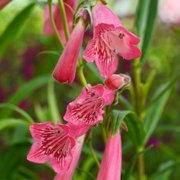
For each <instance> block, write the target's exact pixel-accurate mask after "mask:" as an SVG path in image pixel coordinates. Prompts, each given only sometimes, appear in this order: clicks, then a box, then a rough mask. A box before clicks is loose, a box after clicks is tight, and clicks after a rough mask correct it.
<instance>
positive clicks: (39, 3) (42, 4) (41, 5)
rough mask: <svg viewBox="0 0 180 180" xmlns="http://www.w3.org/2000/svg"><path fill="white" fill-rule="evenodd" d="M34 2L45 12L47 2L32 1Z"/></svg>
mask: <svg viewBox="0 0 180 180" xmlns="http://www.w3.org/2000/svg"><path fill="white" fill-rule="evenodd" d="M32 1H33V2H35V3H36V4H37V5H39V6H40V7H41V8H42V9H43V10H44V8H45V6H46V4H47V2H42V1H38V0H32Z"/></svg>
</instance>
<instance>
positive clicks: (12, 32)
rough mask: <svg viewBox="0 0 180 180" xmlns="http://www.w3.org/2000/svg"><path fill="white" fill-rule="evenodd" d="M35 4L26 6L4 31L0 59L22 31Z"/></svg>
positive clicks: (0, 39)
mask: <svg viewBox="0 0 180 180" xmlns="http://www.w3.org/2000/svg"><path fill="white" fill-rule="evenodd" d="M34 6H35V4H34V3H33V4H30V5H28V6H27V7H25V8H24V9H23V10H22V11H21V12H20V13H19V14H18V15H16V17H15V18H14V19H13V20H12V21H11V23H10V24H9V25H8V27H7V28H6V29H5V31H4V33H3V34H2V35H1V36H0V42H1V49H0V61H1V60H2V58H3V56H4V54H5V53H6V50H7V49H8V46H9V45H10V44H11V43H13V42H14V41H15V40H16V39H17V37H18V35H19V34H20V32H21V31H22V29H23V26H24V24H25V22H26V21H27V20H28V17H29V16H30V15H31V12H32V10H33V9H34Z"/></svg>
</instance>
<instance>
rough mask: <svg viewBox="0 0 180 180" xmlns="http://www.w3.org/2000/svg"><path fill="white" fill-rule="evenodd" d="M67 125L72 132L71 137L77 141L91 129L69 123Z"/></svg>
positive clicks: (70, 132)
mask: <svg viewBox="0 0 180 180" xmlns="http://www.w3.org/2000/svg"><path fill="white" fill-rule="evenodd" d="M67 125H68V126H69V130H70V131H69V135H70V136H72V137H74V138H75V139H76V138H78V137H79V136H82V135H83V134H85V133H86V132H87V131H88V129H89V126H80V125H75V124H72V123H68V124H67Z"/></svg>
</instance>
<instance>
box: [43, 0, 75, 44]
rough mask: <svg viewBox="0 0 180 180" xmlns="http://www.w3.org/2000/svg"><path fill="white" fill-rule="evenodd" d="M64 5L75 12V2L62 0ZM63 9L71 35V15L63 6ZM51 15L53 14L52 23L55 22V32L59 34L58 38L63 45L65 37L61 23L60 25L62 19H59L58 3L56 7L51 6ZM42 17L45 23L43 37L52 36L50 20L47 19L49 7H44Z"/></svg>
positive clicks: (73, 0)
mask: <svg viewBox="0 0 180 180" xmlns="http://www.w3.org/2000/svg"><path fill="white" fill-rule="evenodd" d="M64 3H66V4H68V5H69V6H70V7H71V8H72V10H73V11H74V12H75V9H76V4H77V0H64ZM64 8H65V12H66V17H67V23H68V28H69V32H70V33H71V31H72V24H73V14H72V12H71V10H70V8H69V7H68V6H66V5H64ZM52 14H53V18H54V22H55V25H56V28H57V31H58V33H59V36H60V38H61V40H62V42H63V43H64V44H65V43H66V37H65V34H64V28H63V23H62V18H61V13H60V9H59V4H58V3H57V4H56V5H52ZM44 16H45V18H46V21H45V22H44V27H43V33H44V34H45V35H52V34H54V30H53V27H52V25H51V20H50V17H49V6H48V5H46V7H45V13H44Z"/></svg>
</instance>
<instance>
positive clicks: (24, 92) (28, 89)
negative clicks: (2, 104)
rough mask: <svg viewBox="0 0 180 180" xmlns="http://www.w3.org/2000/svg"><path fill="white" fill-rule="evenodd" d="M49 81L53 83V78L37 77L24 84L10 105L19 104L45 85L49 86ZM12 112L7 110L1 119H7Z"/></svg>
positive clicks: (10, 100)
mask: <svg viewBox="0 0 180 180" xmlns="http://www.w3.org/2000/svg"><path fill="white" fill-rule="evenodd" d="M49 81H53V79H52V77H51V76H42V77H37V78H35V79H33V80H31V81H29V82H26V83H24V84H23V85H22V86H21V87H20V88H19V90H18V92H16V93H15V94H14V95H13V96H11V97H10V98H9V100H8V103H11V104H18V103H19V102H21V101H22V100H24V99H25V98H27V97H28V96H29V95H30V94H31V93H33V92H34V91H35V90H36V89H37V88H39V87H41V86H42V85H44V84H47V83H48V82H49ZM11 112H12V110H10V109H5V110H3V111H2V112H1V114H0V118H6V117H8V116H9V115H10V114H11Z"/></svg>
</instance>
